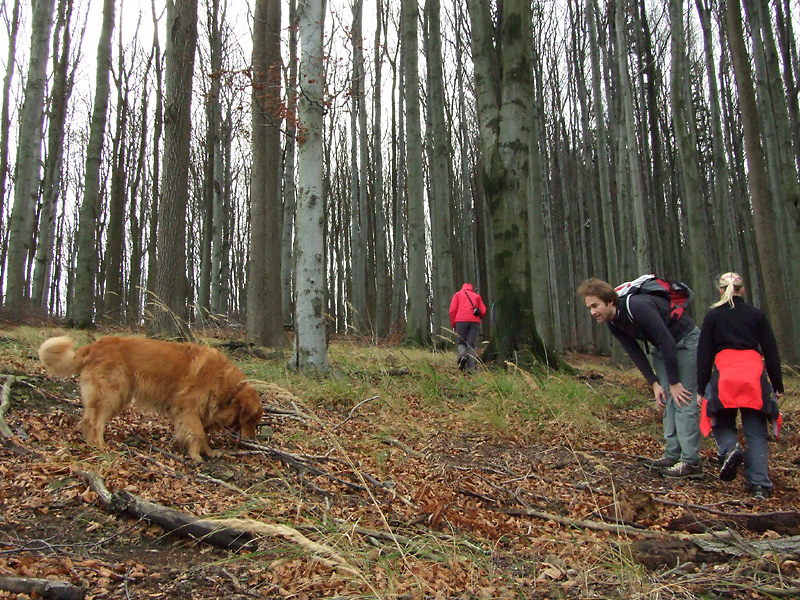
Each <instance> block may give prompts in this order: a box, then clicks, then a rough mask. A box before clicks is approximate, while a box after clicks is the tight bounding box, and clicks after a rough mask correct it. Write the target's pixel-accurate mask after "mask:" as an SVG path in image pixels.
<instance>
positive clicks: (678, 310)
mask: <svg viewBox="0 0 800 600" xmlns="http://www.w3.org/2000/svg"><path fill="white" fill-rule="evenodd" d="M614 290H615V291H616V292H617V295H618V296H619V297H620V299H624V300H625V309H626V310H627V311H628V317H630V319H631V321H633V320H634V319H633V315H632V314H631V308H630V302H629V300H630V297H631V296H635V295H636V294H654V295H656V296H661V297H662V298H666V299H667V300H669V313H670V318H671V319H672V320H673V321H677V320H678V319H680V318H681V317H682V316H683V313H684V311H685V310H686V308H687V307H688V306H689V305H690V304H691V303H692V300H694V292H693V291H692V288H690V287H689V286H688V285H686V284H685V283H681V282H680V281H668V280H666V279H662V278H661V277H657V276H656V275H654V274H652V273H649V274H647V275H642V276H641V277H637V278H636V279H634V280H633V281H626V282H625V283H622V284H620V285H618V286H617V287H615V288H614Z"/></svg>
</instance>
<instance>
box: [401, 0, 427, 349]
mask: <svg viewBox="0 0 800 600" xmlns="http://www.w3.org/2000/svg"><path fill="white" fill-rule="evenodd" d="M401 10H402V12H403V17H402V26H401V28H402V31H401V44H402V59H401V60H402V62H403V64H404V65H405V87H404V96H405V102H406V124H407V125H406V168H407V172H408V175H407V177H408V181H407V190H408V192H407V193H408V196H407V199H408V230H407V234H408V321H407V323H406V335H405V338H406V340H408V341H410V342H413V343H416V344H421V345H427V344H428V343H430V339H431V334H430V328H429V326H428V290H427V285H426V280H425V272H426V268H425V251H426V246H425V208H424V202H425V201H424V195H425V188H424V184H423V173H422V123H421V119H420V100H419V59H418V53H419V50H418V47H419V46H418V42H417V38H418V36H417V22H418V20H419V9H418V7H417V0H401Z"/></svg>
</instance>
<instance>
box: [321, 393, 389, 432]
mask: <svg viewBox="0 0 800 600" xmlns="http://www.w3.org/2000/svg"><path fill="white" fill-rule="evenodd" d="M377 398H380V396H372V397H371V398H367V399H365V400H362V401H361V402H359V403H358V404H356V405H355V406H354V407H353V408H351V409H350V414H348V415H347V418H346V419H345V420H344V421H342V422H341V423H339V424H338V425H336V426H334V428H333V429H332V430H331V431H336V430H337V429H339V427H341V426H342V425H344V424H345V423H347V422H348V421H349V420H350V419H352V418H353V415H355V413H356V410H358V408H359V407H361V406H362V405H364V404H366V403H367V402H369V401H371V400H375V399H377Z"/></svg>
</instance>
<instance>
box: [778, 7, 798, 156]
mask: <svg viewBox="0 0 800 600" xmlns="http://www.w3.org/2000/svg"><path fill="white" fill-rule="evenodd" d="M774 7H775V22H776V25H777V30H778V44H779V46H780V52H781V62H782V64H783V80H784V85H785V86H786V95H787V98H786V101H787V109H788V111H789V121H790V122H791V135H792V141H793V144H794V162H795V168H796V169H797V170H798V171H800V98H798V93H797V92H798V87H797V86H798V75H800V73H798V72H797V71H798V70H800V60H798V56H797V40H796V39H795V36H794V26H793V25H792V19H791V16H792V11H791V9H790V7H789V0H783V2H780V1H776V2H775V3H774Z"/></svg>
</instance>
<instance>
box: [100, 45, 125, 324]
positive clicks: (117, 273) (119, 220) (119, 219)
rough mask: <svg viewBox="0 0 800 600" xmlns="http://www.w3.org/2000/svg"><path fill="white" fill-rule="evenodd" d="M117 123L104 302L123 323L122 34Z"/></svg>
mask: <svg viewBox="0 0 800 600" xmlns="http://www.w3.org/2000/svg"><path fill="white" fill-rule="evenodd" d="M117 51H118V53H119V56H118V62H117V123H116V127H115V131H114V140H113V143H112V152H111V190H110V193H109V201H108V224H107V227H108V229H107V233H106V251H105V269H104V271H105V274H106V277H105V283H106V286H105V301H104V302H103V313H104V316H105V318H107V319H108V320H110V321H111V322H115V323H119V322H121V321H122V316H123V315H122V288H123V282H122V255H123V248H124V247H125V228H124V220H125V216H126V213H127V211H126V204H127V197H126V191H127V185H126V172H127V170H128V168H127V164H126V162H125V159H126V154H125V153H126V147H127V145H128V144H127V143H126V138H127V134H128V90H129V88H128V81H127V80H126V77H127V75H126V73H125V63H124V61H123V45H122V35H121V32H120V35H119V41H118V46H117Z"/></svg>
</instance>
